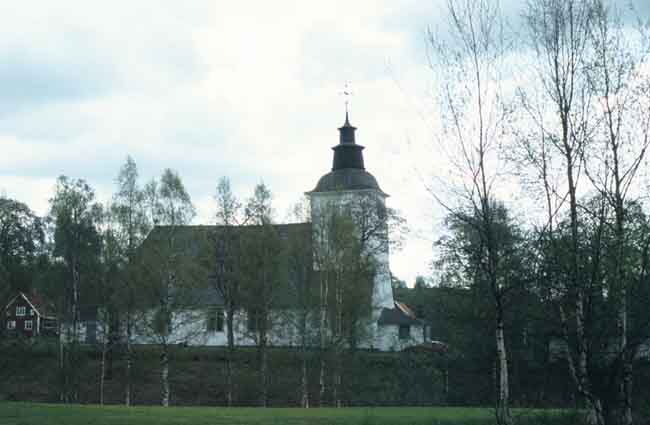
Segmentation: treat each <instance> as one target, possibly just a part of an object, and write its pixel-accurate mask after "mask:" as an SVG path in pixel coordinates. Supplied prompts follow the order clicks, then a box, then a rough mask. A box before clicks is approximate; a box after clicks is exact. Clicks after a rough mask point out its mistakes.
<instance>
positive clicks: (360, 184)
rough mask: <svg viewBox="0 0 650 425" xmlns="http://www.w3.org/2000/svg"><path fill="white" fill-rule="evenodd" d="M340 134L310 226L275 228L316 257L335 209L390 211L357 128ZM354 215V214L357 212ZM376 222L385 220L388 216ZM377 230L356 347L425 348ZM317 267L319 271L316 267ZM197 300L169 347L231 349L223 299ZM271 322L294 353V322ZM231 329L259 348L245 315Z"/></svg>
mask: <svg viewBox="0 0 650 425" xmlns="http://www.w3.org/2000/svg"><path fill="white" fill-rule="evenodd" d="M338 130H339V133H340V134H339V143H338V144H337V145H336V146H334V147H333V148H332V149H333V151H334V157H333V163H332V169H331V171H329V172H328V173H326V174H325V175H323V176H322V177H321V178H320V179H319V181H318V183H317V184H316V186H315V188H314V189H313V190H311V191H308V192H306V195H307V196H308V198H309V201H310V207H311V222H309V223H297V224H279V225H274V227H275V228H276V230H277V232H278V234H279V235H280V238H281V239H284V240H286V239H287V238H288V236H287V235H288V234H289V233H291V232H293V233H294V234H295V233H296V232H302V233H304V234H306V235H308V234H311V236H310V237H309V239H310V240H311V246H312V249H313V250H314V251H315V250H316V249H317V248H318V246H317V244H318V243H320V242H319V238H320V237H322V236H319V234H318V229H322V228H323V226H324V223H323V221H324V217H325V215H326V213H325V211H331V207H332V206H333V205H334V206H350V205H355V202H356V201H358V200H360V199H371V200H372V202H371V203H370V204H369V205H374V206H376V208H383V209H385V208H386V206H385V203H386V198H387V197H388V195H387V194H386V193H384V192H383V191H382V190H381V189H380V187H379V184H378V183H377V180H376V179H375V177H374V176H373V175H372V174H370V173H369V172H368V171H367V170H366V168H365V165H364V160H363V149H364V147H363V146H361V145H359V144H357V143H356V140H355V131H356V128H355V127H353V126H352V125H350V122H349V119H348V114H347V113H346V118H345V123H344V125H343V126H342V127H340V128H339V129H338ZM352 211H353V214H354V210H353V209H352ZM377 216H379V217H385V214H384V215H381V214H378V215H377ZM377 228H378V229H379V233H380V234H379V235H378V237H377V238H376V239H379V240H381V241H382V242H377V244H376V246H374V247H372V248H373V250H372V254H371V255H372V256H373V257H374V258H373V260H374V261H373V264H374V278H373V282H372V296H371V301H370V302H371V306H370V314H369V315H367V318H366V319H365V320H364V325H363V326H364V327H365V328H366V329H365V330H364V332H363V333H364V338H362V339H360V340H359V342H358V347H359V348H365V349H374V350H380V351H400V350H403V349H405V348H407V347H411V346H414V345H419V344H423V343H427V342H428V339H429V338H428V326H426V324H425V322H424V321H422V320H420V319H418V318H417V317H416V315H415V314H414V312H413V311H412V310H411V309H410V308H409V307H408V306H406V305H405V304H403V303H401V302H399V301H397V300H395V299H394V296H393V289H392V286H391V273H390V263H389V248H388V247H389V244H388V243H384V241H388V226H387V225H386V223H385V222H384V223H380V225H379V226H377ZM214 229H215V227H214V226H182V227H180V228H178V229H176V231H177V232H178V237H179V238H184V239H186V240H188V241H196V240H203V241H206V240H209V235H210V232H213V231H214ZM162 231H164V227H156V228H154V229H153V230H152V231H151V233H150V234H149V236H148V237H147V239H148V240H151V239H155V238H156V235H157V233H158V232H162ZM375 234H376V233H375ZM369 243H370V244H372V243H373V240H370V241H369ZM195 245H196V244H195ZM146 246H147V241H146V240H145V242H144V243H143V247H146ZM145 249H146V248H145ZM200 249H201V247H200V246H195V247H194V250H195V251H198V250H200ZM314 267H317V266H316V265H314ZM208 286H209V285H208ZM196 299H197V308H196V310H192V311H188V312H187V313H185V314H183V315H181V314H178V315H177V317H176V318H175V319H174V320H176V321H178V322H179V323H176V325H175V326H171V327H170V328H171V329H172V331H171V332H172V334H171V335H168V336H167V338H168V341H174V343H183V344H187V345H205V346H225V345H227V335H226V320H225V308H224V302H223V297H222V296H221V295H220V294H219V293H218V291H215V290H214V288H204V289H198V290H197V297H196ZM206 312H207V314H206ZM294 313H295V311H294V312H292V310H291V307H290V306H289V307H288V308H287V306H286V304H285V306H284V307H283V308H282V309H277V311H276V310H272V311H271V314H270V315H271V316H278V317H277V318H279V316H285V319H286V316H287V315H292V314H294ZM295 314H297V313H295ZM314 314H315V315H316V314H317V313H314ZM277 318H276V319H277ZM273 319H274V318H273V317H272V318H271V323H272V324H273V325H272V326H271V329H270V331H269V333H268V343H269V344H270V345H272V346H283V347H291V346H297V345H299V344H300V341H301V340H302V338H301V337H302V336H301V335H300V333H299V331H298V326H297V325H296V324H295V323H296V321H292V320H273ZM313 319H316V318H315V317H314V318H313ZM181 320H182V321H183V322H181ZM317 322H318V320H317V319H316V320H311V321H310V323H313V324H314V325H313V326H311V327H310V329H309V330H308V333H309V334H310V337H309V338H308V339H309V341H311V342H310V343H309V344H310V345H318V341H319V338H318V331H319V328H318V324H317ZM181 323H185V324H181ZM233 327H234V332H233V334H234V335H233V336H234V341H235V344H236V345H238V346H251V345H255V336H254V332H251V331H252V330H253V331H254V329H251V321H250V317H249V315H248V314H247V312H246V310H245V309H243V308H241V309H238V310H237V313H236V314H235V316H234V320H233ZM100 328H101V326H98V325H97V324H95V325H92V324H89V322H85V323H84V325H82V329H81V332H80V339H81V340H82V341H85V342H89V343H90V342H94V341H99V340H100V339H101V336H100V335H99V330H100ZM133 339H134V341H133V342H134V343H136V344H138V343H139V344H151V343H156V341H155V337H152V336H147V333H146V332H144V331H139V330H138V327H137V326H136V329H135V333H134V338H133Z"/></svg>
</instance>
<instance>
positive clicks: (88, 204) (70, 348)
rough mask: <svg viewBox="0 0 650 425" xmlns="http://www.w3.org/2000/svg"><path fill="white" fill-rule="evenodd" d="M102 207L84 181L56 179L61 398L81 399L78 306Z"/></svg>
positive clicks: (53, 204) (91, 267)
mask: <svg viewBox="0 0 650 425" xmlns="http://www.w3.org/2000/svg"><path fill="white" fill-rule="evenodd" d="M100 216H101V206H100V205H99V204H97V203H96V202H95V192H94V191H93V189H92V188H91V187H90V186H89V185H88V184H87V183H86V182H85V181H84V180H75V179H69V178H67V177H65V176H61V177H59V179H58V180H57V185H56V191H55V194H54V197H53V198H52V199H51V200H50V217H51V219H52V221H53V222H54V225H55V228H54V256H56V257H60V258H61V259H62V260H63V262H64V263H65V266H66V274H67V279H66V291H65V294H64V299H63V303H62V305H63V311H64V312H65V319H66V320H65V321H66V335H65V344H63V343H61V350H60V355H61V359H60V365H61V368H62V371H61V373H62V392H61V399H62V401H66V402H70V401H75V400H78V397H79V393H78V391H79V382H78V381H79V379H78V378H79V376H78V372H77V370H76V362H77V360H78V358H77V357H78V354H79V352H78V351H79V350H78V344H79V338H78V336H79V335H78V332H79V311H80V309H79V307H80V300H81V292H82V290H83V286H84V284H90V283H91V279H86V278H88V277H90V276H91V275H92V274H94V271H95V266H96V264H97V262H98V254H99V249H100V238H99V234H98V230H97V227H96V223H97V220H98V219H99V217H100ZM88 295H90V294H88Z"/></svg>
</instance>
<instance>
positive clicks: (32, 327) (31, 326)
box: [25, 320, 34, 331]
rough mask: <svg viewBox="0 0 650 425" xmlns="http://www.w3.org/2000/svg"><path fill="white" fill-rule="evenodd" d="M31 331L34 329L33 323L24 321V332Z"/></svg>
mask: <svg viewBox="0 0 650 425" xmlns="http://www.w3.org/2000/svg"><path fill="white" fill-rule="evenodd" d="M28 325H29V326H28ZM32 329H34V323H33V322H32V321H31V320H25V330H26V331H31V330H32Z"/></svg>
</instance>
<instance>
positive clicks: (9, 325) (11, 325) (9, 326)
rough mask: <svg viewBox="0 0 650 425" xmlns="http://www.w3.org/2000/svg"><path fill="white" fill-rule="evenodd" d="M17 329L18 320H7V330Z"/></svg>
mask: <svg viewBox="0 0 650 425" xmlns="http://www.w3.org/2000/svg"><path fill="white" fill-rule="evenodd" d="M14 329H16V321H15V320H7V330H10V331H12V330H14Z"/></svg>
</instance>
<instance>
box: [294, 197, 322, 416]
mask: <svg viewBox="0 0 650 425" xmlns="http://www.w3.org/2000/svg"><path fill="white" fill-rule="evenodd" d="M310 217H311V212H310V211H309V203H308V200H307V198H303V199H302V200H301V201H300V202H298V203H296V204H295V205H294V207H293V209H292V211H291V219H290V221H294V222H296V223H302V224H306V223H308V222H309V220H310ZM310 228H311V227H306V226H304V225H301V224H296V225H292V226H289V229H288V235H287V239H288V246H287V261H288V273H289V276H288V283H289V285H290V291H291V299H294V300H295V306H294V308H295V314H289V315H287V319H288V320H287V322H288V325H289V326H292V327H293V328H295V329H296V330H297V331H298V338H299V340H298V345H299V348H300V386H299V395H300V406H301V407H304V408H308V407H310V406H311V398H310V396H309V371H308V348H309V346H311V345H312V344H313V342H314V341H313V339H314V335H313V333H314V332H313V331H312V329H313V326H314V325H315V324H316V323H315V321H314V320H313V319H314V318H315V317H316V316H317V308H316V307H317V305H318V304H317V302H318V299H317V295H318V294H317V293H316V291H315V289H316V285H315V283H316V282H315V280H316V279H315V276H314V261H313V245H312V235H311V232H309V231H305V230H306V229H310Z"/></svg>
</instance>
